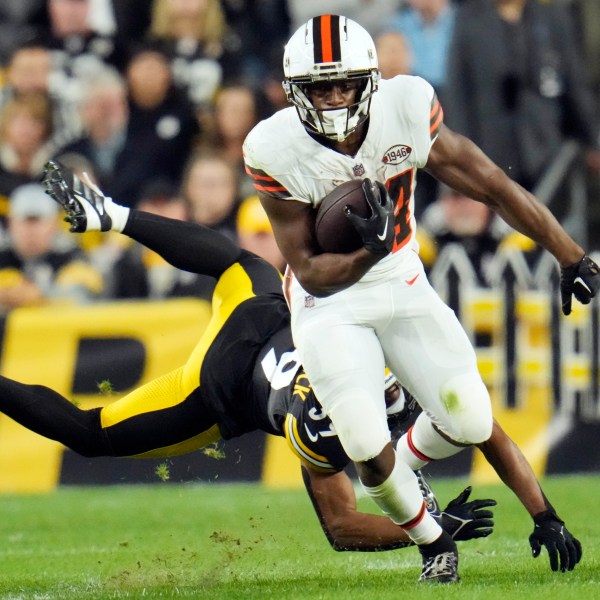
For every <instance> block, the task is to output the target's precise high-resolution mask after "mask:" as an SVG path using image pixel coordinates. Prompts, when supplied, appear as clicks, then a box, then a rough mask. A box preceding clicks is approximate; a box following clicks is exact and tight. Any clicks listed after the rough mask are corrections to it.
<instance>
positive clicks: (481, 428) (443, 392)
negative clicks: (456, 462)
mask: <svg viewBox="0 0 600 600" xmlns="http://www.w3.org/2000/svg"><path fill="white" fill-rule="evenodd" d="M440 402H441V403H442V406H443V408H444V410H445V411H446V415H442V418H441V420H438V419H435V424H436V426H438V427H439V429H440V430H441V431H442V432H443V433H444V434H446V435H448V437H450V438H451V439H452V440H454V441H456V442H459V443H461V444H480V443H481V442H485V441H486V440H487V439H488V438H489V437H490V436H491V435H492V426H493V417H492V404H491V401H490V395H489V392H488V390H487V388H486V387H485V385H484V383H483V381H482V380H481V377H479V375H478V374H473V373H469V374H465V375H457V376H456V377H453V378H452V379H450V380H449V381H447V382H446V383H445V384H444V385H443V386H442V388H441V389H440Z"/></svg>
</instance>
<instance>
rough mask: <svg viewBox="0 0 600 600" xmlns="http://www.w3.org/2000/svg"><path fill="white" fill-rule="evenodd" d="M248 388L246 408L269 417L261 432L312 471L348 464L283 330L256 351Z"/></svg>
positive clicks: (286, 329)
mask: <svg viewBox="0 0 600 600" xmlns="http://www.w3.org/2000/svg"><path fill="white" fill-rule="evenodd" d="M252 385H253V390H254V398H255V401H254V402H253V403H252V406H253V407H254V408H255V409H256V410H258V411H259V412H262V413H263V414H266V415H267V416H268V418H269V425H268V426H266V427H265V426H263V427H261V429H263V430H264V431H267V432H269V433H273V434H275V435H283V436H285V438H286V439H287V442H288V445H289V446H290V448H291V450H292V452H294V454H296V455H297V456H298V457H299V458H300V459H301V460H302V461H303V462H304V463H306V464H308V465H309V466H310V467H311V468H313V469H317V470H322V471H341V470H342V469H343V468H344V467H345V466H346V465H347V464H348V463H349V462H350V459H349V458H348V456H347V455H346V453H345V452H344V450H343V448H342V445H341V444H340V441H339V439H338V436H337V434H336V433H335V429H334V427H333V424H332V423H331V420H330V419H329V417H328V416H327V415H326V414H325V413H324V411H323V409H322V407H321V405H320V404H319V402H318V401H317V398H316V396H315V394H314V392H313V389H312V386H311V385H310V382H309V381H308V377H307V376H306V374H305V373H304V371H303V369H302V366H301V365H300V361H299V357H298V354H297V352H296V350H295V348H294V345H293V342H292V334H291V330H290V328H289V327H288V328H285V329H282V330H281V331H279V332H278V333H277V334H276V335H274V336H273V337H272V338H271V339H270V340H269V342H268V343H267V344H266V345H265V346H264V347H263V348H262V350H261V351H260V353H259V355H258V358H257V361H256V365H255V368H254V375H253V378H252ZM258 419H259V415H258V414H257V420H258Z"/></svg>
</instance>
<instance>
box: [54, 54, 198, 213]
mask: <svg viewBox="0 0 600 600" xmlns="http://www.w3.org/2000/svg"><path fill="white" fill-rule="evenodd" d="M127 76H128V80H129V81H131V82H132V84H133V85H132V88H131V94H130V95H128V88H127V85H126V83H125V81H124V80H123V79H122V78H121V77H120V75H119V74H118V73H117V72H115V71H108V70H105V71H104V72H103V74H102V75H101V76H97V77H95V78H94V79H93V80H91V81H89V82H88V83H87V85H86V88H85V90H84V97H83V98H82V107H81V114H82V120H83V123H84V128H85V130H86V134H85V135H84V136H83V137H82V138H81V139H79V140H77V141H75V142H73V143H72V144H69V145H67V146H66V147H64V148H63V149H61V151H59V152H58V155H59V156H60V155H61V154H64V153H69V154H79V155H81V156H83V157H84V158H86V159H87V160H88V161H89V162H90V163H91V165H92V167H93V170H94V173H95V175H96V178H97V181H98V183H99V185H100V186H101V187H102V189H104V190H105V191H106V193H107V194H109V195H111V196H114V197H117V198H123V203H124V204H127V205H129V206H134V205H135V203H136V201H137V199H138V197H139V194H140V191H141V189H142V188H143V186H144V185H145V184H146V183H148V182H149V181H151V180H153V179H156V178H163V179H167V180H170V181H172V182H178V181H179V180H180V177H181V175H182V171H183V168H184V166H185V162H186V159H187V156H188V153H189V152H190V150H191V147H192V145H193V140H194V137H195V135H196V134H197V132H198V126H197V123H196V121H195V120H194V118H193V114H192V115H191V116H190V112H188V108H189V107H188V105H187V104H183V105H182V104H180V103H179V101H178V99H177V97H176V95H175V94H173V95H171V92H172V89H171V87H170V85H169V83H170V72H169V68H168V65H167V64H166V63H165V60H164V57H162V55H161V54H160V53H157V52H155V51H151V52H139V53H136V54H135V55H134V56H133V57H132V59H131V61H130V63H129V65H128V67H127Z"/></svg>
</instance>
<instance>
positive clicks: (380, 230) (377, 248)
mask: <svg viewBox="0 0 600 600" xmlns="http://www.w3.org/2000/svg"><path fill="white" fill-rule="evenodd" d="M362 188H363V191H364V193H365V198H366V200H367V204H368V205H369V206H370V208H371V215H370V216H369V217H367V218H363V217H360V216H358V215H357V214H355V213H353V212H352V208H351V207H350V206H345V207H344V213H345V214H346V216H347V217H348V218H349V219H350V221H351V222H352V225H354V227H355V228H356V230H357V231H358V233H359V234H360V237H361V238H362V241H363V246H364V247H365V248H366V249H367V250H368V251H369V252H372V253H373V254H375V255H378V256H385V255H386V254H389V253H390V252H391V251H392V247H393V246H394V235H395V232H394V203H393V202H392V199H391V198H390V196H389V194H388V193H387V190H386V189H385V185H383V183H380V182H379V181H376V182H375V183H371V180H370V179H365V180H364V181H363V184H362Z"/></svg>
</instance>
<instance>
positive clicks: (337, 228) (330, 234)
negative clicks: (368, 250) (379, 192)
mask: <svg viewBox="0 0 600 600" xmlns="http://www.w3.org/2000/svg"><path fill="white" fill-rule="evenodd" d="M362 183H363V182H362V180H361V179H352V180H350V181H345V182H344V183H342V184H340V185H338V186H337V187H336V188H335V189H334V190H333V191H332V192H330V193H329V194H327V196H325V197H324V198H323V199H322V200H321V204H319V206H318V208H317V218H316V221H315V231H316V235H317V242H318V243H319V246H320V247H321V249H322V250H323V251H324V252H333V253H334V254H345V253H347V252H352V251H354V250H358V248H360V247H361V246H362V245H363V243H362V240H361V237H360V235H359V233H358V231H356V229H355V228H354V225H352V222H351V221H350V219H348V217H347V216H346V215H345V213H344V207H345V206H351V207H352V209H353V211H354V212H355V213H356V214H357V215H359V216H361V217H363V218H365V217H368V216H369V215H370V214H371V209H370V207H369V205H368V204H367V200H366V198H365V193H364V191H363V189H362Z"/></svg>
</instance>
